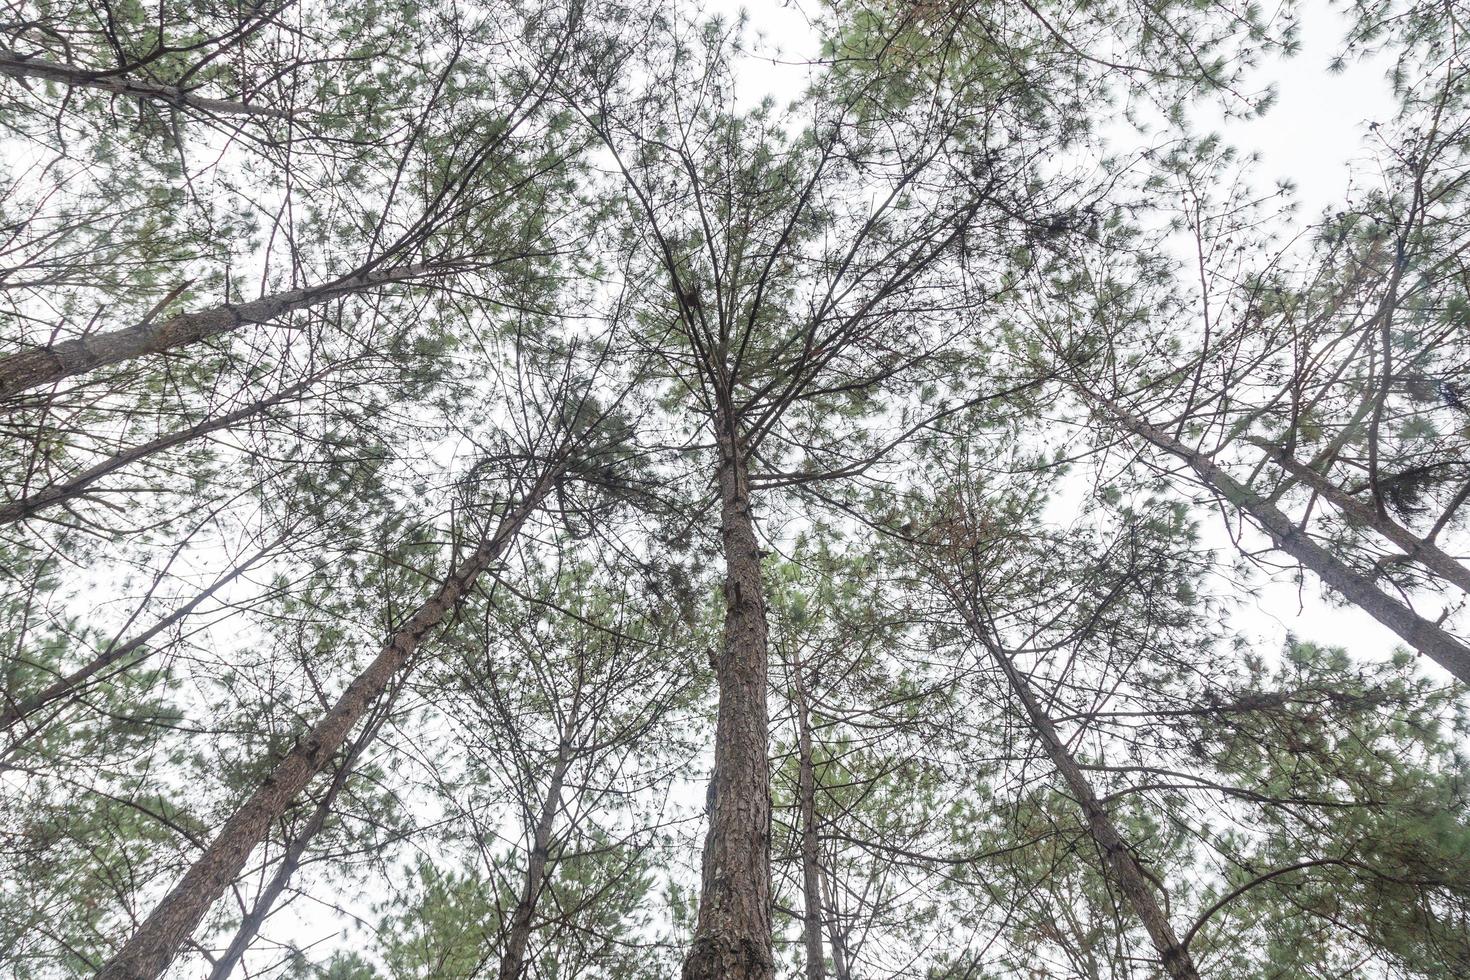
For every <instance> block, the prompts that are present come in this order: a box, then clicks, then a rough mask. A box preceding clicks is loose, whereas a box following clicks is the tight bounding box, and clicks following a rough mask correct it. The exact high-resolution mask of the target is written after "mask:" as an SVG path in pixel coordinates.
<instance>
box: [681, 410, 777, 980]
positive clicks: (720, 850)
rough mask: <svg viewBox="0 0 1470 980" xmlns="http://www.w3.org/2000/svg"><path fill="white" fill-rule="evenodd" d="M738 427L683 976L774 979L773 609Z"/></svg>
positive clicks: (724, 435) (727, 450)
mask: <svg viewBox="0 0 1470 980" xmlns="http://www.w3.org/2000/svg"><path fill="white" fill-rule="evenodd" d="M733 428H734V427H733V425H726V424H725V420H723V419H722V420H721V424H720V429H721V430H722V432H721V434H720V435H719V437H718V438H719V443H720V454H721V462H720V469H719V474H718V485H719V492H720V532H721V538H722V540H723V544H724V552H725V636H724V642H723V643H722V645H721V649H720V652H719V654H718V655H717V657H716V661H715V679H716V681H717V682H718V684H719V690H720V694H719V699H720V701H719V713H718V718H717V720H716V723H715V765H714V772H713V774H712V775H711V777H710V787H709V806H710V816H709V831H708V833H707V835H706V836H705V841H704V859H703V867H702V872H701V882H700V886H701V887H700V901H699V920H698V923H697V924H696V926H695V930H694V941H693V943H692V945H691V947H690V949H689V953H688V956H687V957H686V958H685V960H684V971H683V975H684V980H770V978H772V977H773V976H774V975H775V961H774V957H773V955H772V949H771V796H770V761H769V759H768V755H767V754H768V738H769V733H768V731H767V724H768V722H767V714H766V658H767V653H768V647H767V631H766V607H765V599H764V596H763V595H762V588H761V556H760V549H759V547H758V545H757V543H756V537H755V523H754V520H753V519H752V516H751V512H750V484H749V480H748V476H747V472H746V464H745V459H744V457H743V455H742V448H741V446H740V445H739V441H738V438H737V437H736V435H735V434H734V432H733Z"/></svg>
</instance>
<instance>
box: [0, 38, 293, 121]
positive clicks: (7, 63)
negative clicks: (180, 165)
mask: <svg viewBox="0 0 1470 980" xmlns="http://www.w3.org/2000/svg"><path fill="white" fill-rule="evenodd" d="M0 75H10V76H12V77H14V78H40V79H44V80H45V81H48V82H60V83H61V84H63V85H70V86H73V87H76V88H92V89H97V90H99V91H102V92H110V93H112V94H113V95H121V96H127V97H129V98H135V99H147V100H148V101H150V102H163V103H167V104H168V105H171V106H176V107H178V108H181V109H182V108H188V109H194V110H197V111H199V112H203V113H208V114H210V115H216V116H258V117H262V118H268V119H287V118H289V116H288V114H287V113H285V112H282V111H281V110H280V109H271V108H269V107H267V106H258V105H251V104H250V103H248V102H236V101H234V100H231V99H211V98H207V97H205V96H202V95H195V94H194V93H193V92H190V91H187V90H185V89H182V88H179V87H177V86H174V85H160V84H158V83H157V82H141V81H137V80H134V79H131V78H127V77H126V76H124V75H122V74H120V73H118V72H115V71H95V70H93V69H89V68H79V67H77V66H75V65H67V64H62V63H61V62H56V61H47V60H46V59H44V58H36V57H31V56H28V55H23V54H21V53H20V52H18V51H11V50H8V49H6V48H0Z"/></svg>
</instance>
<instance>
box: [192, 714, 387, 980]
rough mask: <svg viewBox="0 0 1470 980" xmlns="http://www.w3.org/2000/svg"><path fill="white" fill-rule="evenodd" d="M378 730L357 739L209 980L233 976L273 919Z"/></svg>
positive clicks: (217, 963) (368, 732) (372, 727)
mask: <svg viewBox="0 0 1470 980" xmlns="http://www.w3.org/2000/svg"><path fill="white" fill-rule="evenodd" d="M376 731H377V729H376V726H372V725H370V726H369V727H368V729H367V730H366V731H364V732H363V733H362V734H361V735H359V736H358V738H357V739H356V740H355V742H354V744H353V746H352V747H351V749H350V750H349V751H348V753H347V757H346V758H345V759H343V760H342V765H341V766H339V767H338V768H337V774H336V775H335V776H334V777H333V778H332V785H331V786H329V787H327V791H326V792H325V793H324V794H322V798H321V799H320V800H318V801H317V805H316V809H315V810H313V811H312V814H311V819H310V820H308V821H307V822H306V826H305V827H303V828H301V832H300V833H298V834H297V835H296V836H295V837H293V838H292V839H291V843H290V844H289V845H287V847H286V853H285V855H284V856H283V857H282V858H281V863H280V864H279V865H278V866H277V867H276V873H275V874H274V875H272V876H271V880H270V883H269V884H267V885H266V887H265V890H264V891H262V892H261V893H260V896H259V897H258V898H257V899H256V900H255V904H254V905H253V906H252V907H251V909H250V912H249V913H248V914H247V915H246V916H245V918H244V919H243V920H242V921H241V922H240V928H239V929H237V930H236V931H235V938H234V939H233V940H232V941H231V942H230V945H229V948H228V949H226V950H225V953H224V955H223V956H221V957H220V958H219V960H217V961H216V962H215V964H214V969H212V970H210V971H209V980H229V977H230V974H231V973H233V972H235V967H237V966H238V965H239V964H240V960H241V959H242V958H243V957H244V956H245V952H246V950H248V949H249V948H250V944H251V943H253V942H254V941H255V937H256V936H258V935H259V934H260V927H261V926H262V925H264V924H265V920H266V919H267V918H269V917H270V914H271V909H273V908H274V907H275V904H276V900H277V899H278V898H280V897H281V893H282V892H283V891H285V890H286V885H287V884H289V883H290V881H291V876H292V875H294V874H295V873H296V869H297V868H299V867H300V866H301V858H302V856H303V855H305V854H306V849H307V847H308V846H310V844H311V842H312V840H313V839H314V838H315V837H316V835H317V834H319V833H321V830H322V827H324V826H326V823H327V817H328V816H330V815H331V812H332V804H333V803H335V802H336V800H337V794H338V793H340V792H341V791H342V787H343V786H345V785H346V784H347V779H348V777H350V776H351V775H352V767H353V765H354V763H355V762H356V761H357V756H358V755H359V753H361V751H362V749H363V748H364V747H365V746H366V745H367V743H368V742H370V741H371V740H372V736H373V735H375V734H376Z"/></svg>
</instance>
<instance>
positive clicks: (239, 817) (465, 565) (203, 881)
mask: <svg viewBox="0 0 1470 980" xmlns="http://www.w3.org/2000/svg"><path fill="white" fill-rule="evenodd" d="M559 472H560V467H559V466H557V467H554V468H553V467H548V468H547V469H546V470H544V471H543V472H542V473H541V474H540V476H539V477H538V478H537V480H536V483H535V484H534V485H533V486H532V488H531V489H530V491H529V492H528V493H527V494H526V495H525V497H524V498H523V499H522V500H521V501H520V502H519V503H517V504H515V505H513V506H511V507H510V508H509V509H508V510H507V512H506V514H505V516H504V517H503V518H502V520H501V521H500V523H499V526H498V527H497V528H496V530H495V532H494V533H493V534H492V535H490V536H488V537H486V538H485V539H484V540H482V541H481V542H480V545H479V547H478V548H476V549H475V552H474V553H473V554H472V555H470V556H469V557H468V558H467V559H465V560H464V561H463V562H461V563H460V565H459V566H458V567H457V568H455V569H454V570H452V571H451V572H450V574H449V577H448V579H447V580H446V581H445V582H444V584H443V585H442V586H440V587H439V589H438V591H437V592H436V593H435V594H434V596H433V598H431V599H430V600H428V601H427V602H425V603H424V604H423V605H421V606H419V607H418V609H417V610H415V612H414V614H413V616H412V617H411V618H410V619H409V621H408V624H407V625H406V626H404V627H403V628H402V629H400V630H399V631H398V632H396V633H394V634H393V636H392V637H390V638H389V640H388V642H387V643H386V644H385V645H384V647H383V649H382V651H381V652H380V653H379V654H378V655H377V657H375V658H374V659H373V661H372V663H370V664H369V665H368V666H367V668H366V669H364V670H363V671H362V673H360V674H358V675H357V677H356V678H355V679H354V680H353V681H352V683H351V684H349V685H348V687H347V690H346V691H344V692H343V693H342V696H341V697H340V698H338V699H337V703H336V704H334V705H333V706H332V708H331V710H330V711H328V712H327V713H326V715H325V716H324V717H323V718H322V719H321V720H320V721H318V722H317V724H316V725H315V726H314V727H313V728H312V729H311V731H310V732H308V733H307V734H306V735H305V736H303V737H302V738H301V739H300V740H299V741H298V742H297V743H296V745H295V747H294V748H292V749H291V751H290V752H288V753H286V756H285V757H284V758H283V759H281V761H280V762H279V763H277V764H276V767H275V768H274V769H273V770H272V771H271V774H270V775H269V776H267V777H266V778H265V780H264V781H263V782H262V783H261V784H260V786H259V787H258V788H257V789H256V790H255V792H254V793H252V794H251V795H250V798H249V799H247V800H246V801H245V802H244V803H242V804H241V805H240V807H239V809H237V810H236V811H235V813H234V815H233V816H231V817H230V819H229V820H228V821H226V823H225V825H224V827H223V828H221V830H220V832H219V834H218V836H216V837H215V839H214V840H213V841H212V842H211V843H210V845H209V846H208V847H207V848H205V850H204V853H203V854H201V855H200V856H199V858H198V860H196V861H195V862H194V865H193V866H192V867H191V868H190V869H189V871H188V873H187V874H185V875H184V877H183V879H182V880H181V881H180V882H179V883H178V884H177V885H175V886H174V888H173V890H172V891H170V892H169V893H168V895H167V896H166V897H165V898H164V899H163V901H162V902H160V903H159V904H158V906H157V908H155V909H154V910H153V912H152V913H151V914H150V915H149V916H148V918H147V919H146V920H144V922H143V924H142V925H141V926H139V927H138V930H137V932H135V933H133V936H132V938H131V939H129V940H128V942H127V944H126V945H125V946H123V948H122V950H121V951H119V952H118V954H117V955H116V956H114V957H113V958H112V959H111V960H110V961H109V962H108V963H107V965H106V966H104V967H103V968H102V970H101V972H100V973H99V974H98V977H99V978H100V980H152V978H154V977H157V976H158V975H159V974H160V973H162V972H163V971H164V970H165V969H167V967H168V965H169V963H171V962H172V961H173V958H174V957H175V956H176V955H178V951H179V947H180V946H181V945H183V943H184V942H185V941H186V940H187V939H188V938H189V937H190V935H192V934H193V932H194V929H195V928H196V927H197V926H198V925H199V920H200V919H202V918H203V917H204V914H205V912H207V911H208V910H209V907H210V906H211V905H213V904H214V902H215V900H216V899H218V898H219V897H220V895H221V894H223V892H224V890H225V888H227V887H228V886H229V884H230V882H231V881H233V880H234V878H235V876H236V875H237V874H239V873H240V869H241V868H242V867H244V866H245V862H246V860H248V859H249V857H250V852H251V851H253V850H254V849H255V846H256V845H257V844H259V843H260V841H261V839H262V838H263V837H264V836H265V833H266V830H267V828H269V827H270V825H271V823H272V822H274V821H276V820H278V819H280V817H281V814H283V813H284V812H285V811H286V808H287V807H288V806H289V805H290V804H291V801H292V800H294V799H295V798H296V797H297V795H299V794H300V793H301V791H302V790H303V789H305V788H306V785H307V784H308V783H309V782H311V780H312V778H313V777H314V776H316V775H317V774H318V773H319V772H321V770H322V768H323V767H324V766H325V765H326V764H327V762H328V760H330V759H331V757H332V756H333V755H335V754H336V752H337V750H338V749H340V748H341V747H342V744H343V742H344V741H346V739H347V735H348V733H350V732H351V730H352V728H353V727H354V726H355V725H356V724H357V722H358V721H359V720H360V719H361V718H362V716H363V715H364V714H365V713H366V712H367V710H368V708H369V707H370V706H371V705H372V704H373V702H374V701H375V700H376V699H377V698H378V697H379V696H380V695H381V694H383V692H384V691H386V690H387V689H388V687H389V685H390V684H391V683H392V682H393V681H394V679H395V678H397V677H398V676H399V674H400V672H401V671H403V669H404V667H405V666H406V665H407V663H408V661H409V658H410V657H411V656H412V655H413V653H414V651H415V650H416V649H417V648H418V645H419V643H420V641H422V640H423V638H424V636H425V635H426V634H427V633H428V632H429V631H430V630H431V629H433V628H434V627H435V626H437V625H439V624H440V623H441V622H443V621H444V619H445V618H446V617H447V616H449V614H450V613H451V612H453V611H454V610H455V609H456V608H458V606H459V604H460V603H461V602H462V601H463V599H464V597H465V595H466V593H467V592H468V591H469V589H470V587H471V586H472V585H473V584H474V583H475V580H476V579H478V578H479V576H480V574H481V573H482V572H484V571H485V569H487V568H489V567H490V566H491V565H492V564H494V563H495V562H496V561H497V560H498V559H499V557H500V555H501V554H502V553H503V552H504V551H505V548H506V546H507V545H509V544H510V542H511V540H512V539H513V538H514V537H515V535H516V534H517V533H518V532H519V531H520V528H521V526H522V525H523V524H524V523H525V521H526V519H527V518H528V517H529V516H530V515H531V512H532V511H533V510H535V508H536V507H537V506H538V505H539V504H540V503H541V500H542V498H544V497H545V496H546V494H547V493H548V492H549V491H550V489H551V487H552V484H553V481H554V479H555V477H556V476H557V475H558V474H559Z"/></svg>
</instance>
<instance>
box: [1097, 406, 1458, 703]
mask: <svg viewBox="0 0 1470 980" xmlns="http://www.w3.org/2000/svg"><path fill="white" fill-rule="evenodd" d="M1079 390H1081V389H1079ZM1082 394H1083V397H1084V398H1086V399H1087V400H1089V401H1091V402H1092V403H1093V404H1095V405H1097V406H1099V407H1100V408H1102V409H1103V410H1104V411H1105V412H1106V413H1107V414H1108V415H1110V416H1111V417H1112V418H1113V419H1114V420H1115V421H1116V422H1117V423H1118V424H1119V425H1120V426H1122V427H1123V428H1124V429H1126V430H1127V431H1129V432H1131V433H1133V434H1134V435H1137V436H1140V437H1141V438H1143V439H1145V440H1147V441H1148V442H1151V443H1153V444H1154V445H1155V446H1157V447H1158V448H1160V449H1162V450H1164V451H1165V452H1167V453H1169V454H1171V455H1173V456H1175V457H1176V458H1178V459H1180V460H1182V461H1184V462H1185V463H1187V464H1188V465H1189V467H1190V469H1192V470H1194V472H1195V475H1196V476H1198V477H1199V479H1200V480H1201V481H1203V482H1204V484H1205V485H1206V486H1208V487H1210V488H1211V489H1212V490H1214V491H1215V492H1217V493H1219V494H1220V495H1221V496H1222V497H1224V498H1225V499H1226V500H1227V501H1229V502H1230V503H1231V504H1232V505H1234V506H1235V507H1237V508H1239V509H1240V510H1242V511H1244V512H1245V513H1247V514H1249V515H1250V516H1251V517H1252V518H1254V519H1255V521H1256V523H1257V524H1259V525H1260V526H1261V527H1262V528H1263V529H1264V530H1265V531H1266V533H1267V534H1269V535H1270V536H1271V540H1272V541H1274V542H1275V543H1276V547H1277V548H1279V549H1281V550H1282V551H1284V552H1286V553H1287V554H1288V555H1291V556H1292V557H1293V558H1295V559H1296V560H1297V561H1298V562H1300V563H1301V564H1302V566H1303V567H1304V568H1308V569H1311V571H1312V572H1313V573H1314V574H1316V576H1317V577H1318V578H1320V579H1321V580H1322V581H1323V582H1325V583H1327V584H1328V585H1329V586H1331V587H1332V588H1334V589H1336V590H1337V591H1338V592H1340V593H1341V594H1342V595H1343V597H1344V598H1346V599H1347V600H1348V601H1349V602H1351V603H1353V604H1354V605H1356V606H1358V608H1360V609H1362V610H1363V611H1364V612H1366V613H1368V615H1370V616H1372V617H1373V618H1374V619H1376V620H1378V621H1379V622H1380V623H1382V624H1383V625H1384V626H1387V627H1388V628H1389V629H1391V630H1393V631H1394V632H1395V633H1397V634H1398V635H1399V636H1400V637H1402V638H1403V640H1404V641H1405V642H1406V643H1408V644H1409V645H1410V646H1412V647H1414V648H1415V649H1416V650H1418V651H1420V652H1421V653H1423V654H1424V655H1425V656H1427V657H1429V659H1431V660H1433V661H1434V662H1435V663H1437V664H1439V665H1440V666H1441V667H1443V668H1444V669H1445V670H1447V671H1449V672H1450V673H1451V674H1453V675H1454V676H1455V677H1457V678H1458V679H1459V680H1461V681H1463V682H1465V683H1467V684H1470V647H1467V646H1466V645H1465V644H1463V643H1461V642H1460V641H1459V640H1458V639H1456V638H1455V637H1453V636H1451V635H1450V633H1449V632H1448V631H1446V630H1445V629H1443V628H1442V627H1440V626H1439V625H1437V624H1435V623H1432V622H1430V621H1429V620H1427V619H1425V618H1424V617H1423V616H1420V615H1419V614H1418V613H1416V612H1414V610H1412V609H1410V608H1409V607H1408V606H1406V605H1404V604H1403V603H1401V602H1399V601H1398V600H1397V599H1394V598H1393V597H1392V596H1390V595H1387V594H1386V593H1384V592H1382V591H1380V590H1379V588H1378V586H1377V585H1375V584H1374V583H1373V580H1372V579H1370V578H1368V576H1366V575H1364V574H1362V573H1361V572H1358V571H1355V570H1354V569H1352V568H1350V567H1349V566H1347V565H1345V564H1343V562H1342V561H1340V560H1339V559H1338V558H1337V557H1336V556H1335V555H1333V554H1332V553H1331V552H1329V551H1328V550H1327V549H1326V548H1323V547H1322V546H1321V545H1319V544H1318V543H1317V542H1315V541H1313V540H1312V538H1311V537H1310V536H1309V535H1308V534H1307V533H1306V532H1305V531H1303V530H1302V529H1301V528H1299V527H1297V525H1296V522H1295V521H1293V520H1292V519H1291V518H1290V517H1288V516H1286V514H1284V513H1282V512H1281V510H1279V509H1278V508H1277V507H1275V506H1274V505H1273V504H1271V503H1270V502H1269V501H1267V500H1265V499H1264V498H1262V497H1261V496H1260V495H1258V494H1256V493H1255V492H1253V491H1252V490H1251V489H1250V488H1248V487H1246V486H1243V485H1242V484H1240V483H1239V482H1237V481H1236V480H1235V479H1234V478H1233V477H1231V476H1230V474H1228V473H1226V472H1225V471H1224V470H1223V469H1221V468H1220V467H1219V466H1217V465H1216V464H1215V461H1214V460H1213V459H1211V458H1210V457H1209V456H1206V455H1205V454H1204V453H1201V452H1198V451H1196V450H1193V449H1190V448H1189V447H1188V446H1186V445H1184V444H1183V443H1180V442H1179V441H1178V440H1176V439H1174V438H1172V437H1171V436H1169V434H1168V433H1166V432H1164V431H1163V430H1162V429H1159V428H1158V427H1157V426H1154V425H1151V424H1149V423H1148V422H1145V421H1144V420H1142V419H1140V418H1137V417H1135V416H1133V415H1131V414H1129V413H1128V412H1126V411H1124V410H1123V409H1122V408H1120V407H1119V406H1117V405H1115V404H1114V403H1113V402H1111V401H1109V400H1108V399H1106V398H1103V397H1101V396H1099V395H1094V394H1092V393H1090V392H1086V391H1082Z"/></svg>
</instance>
